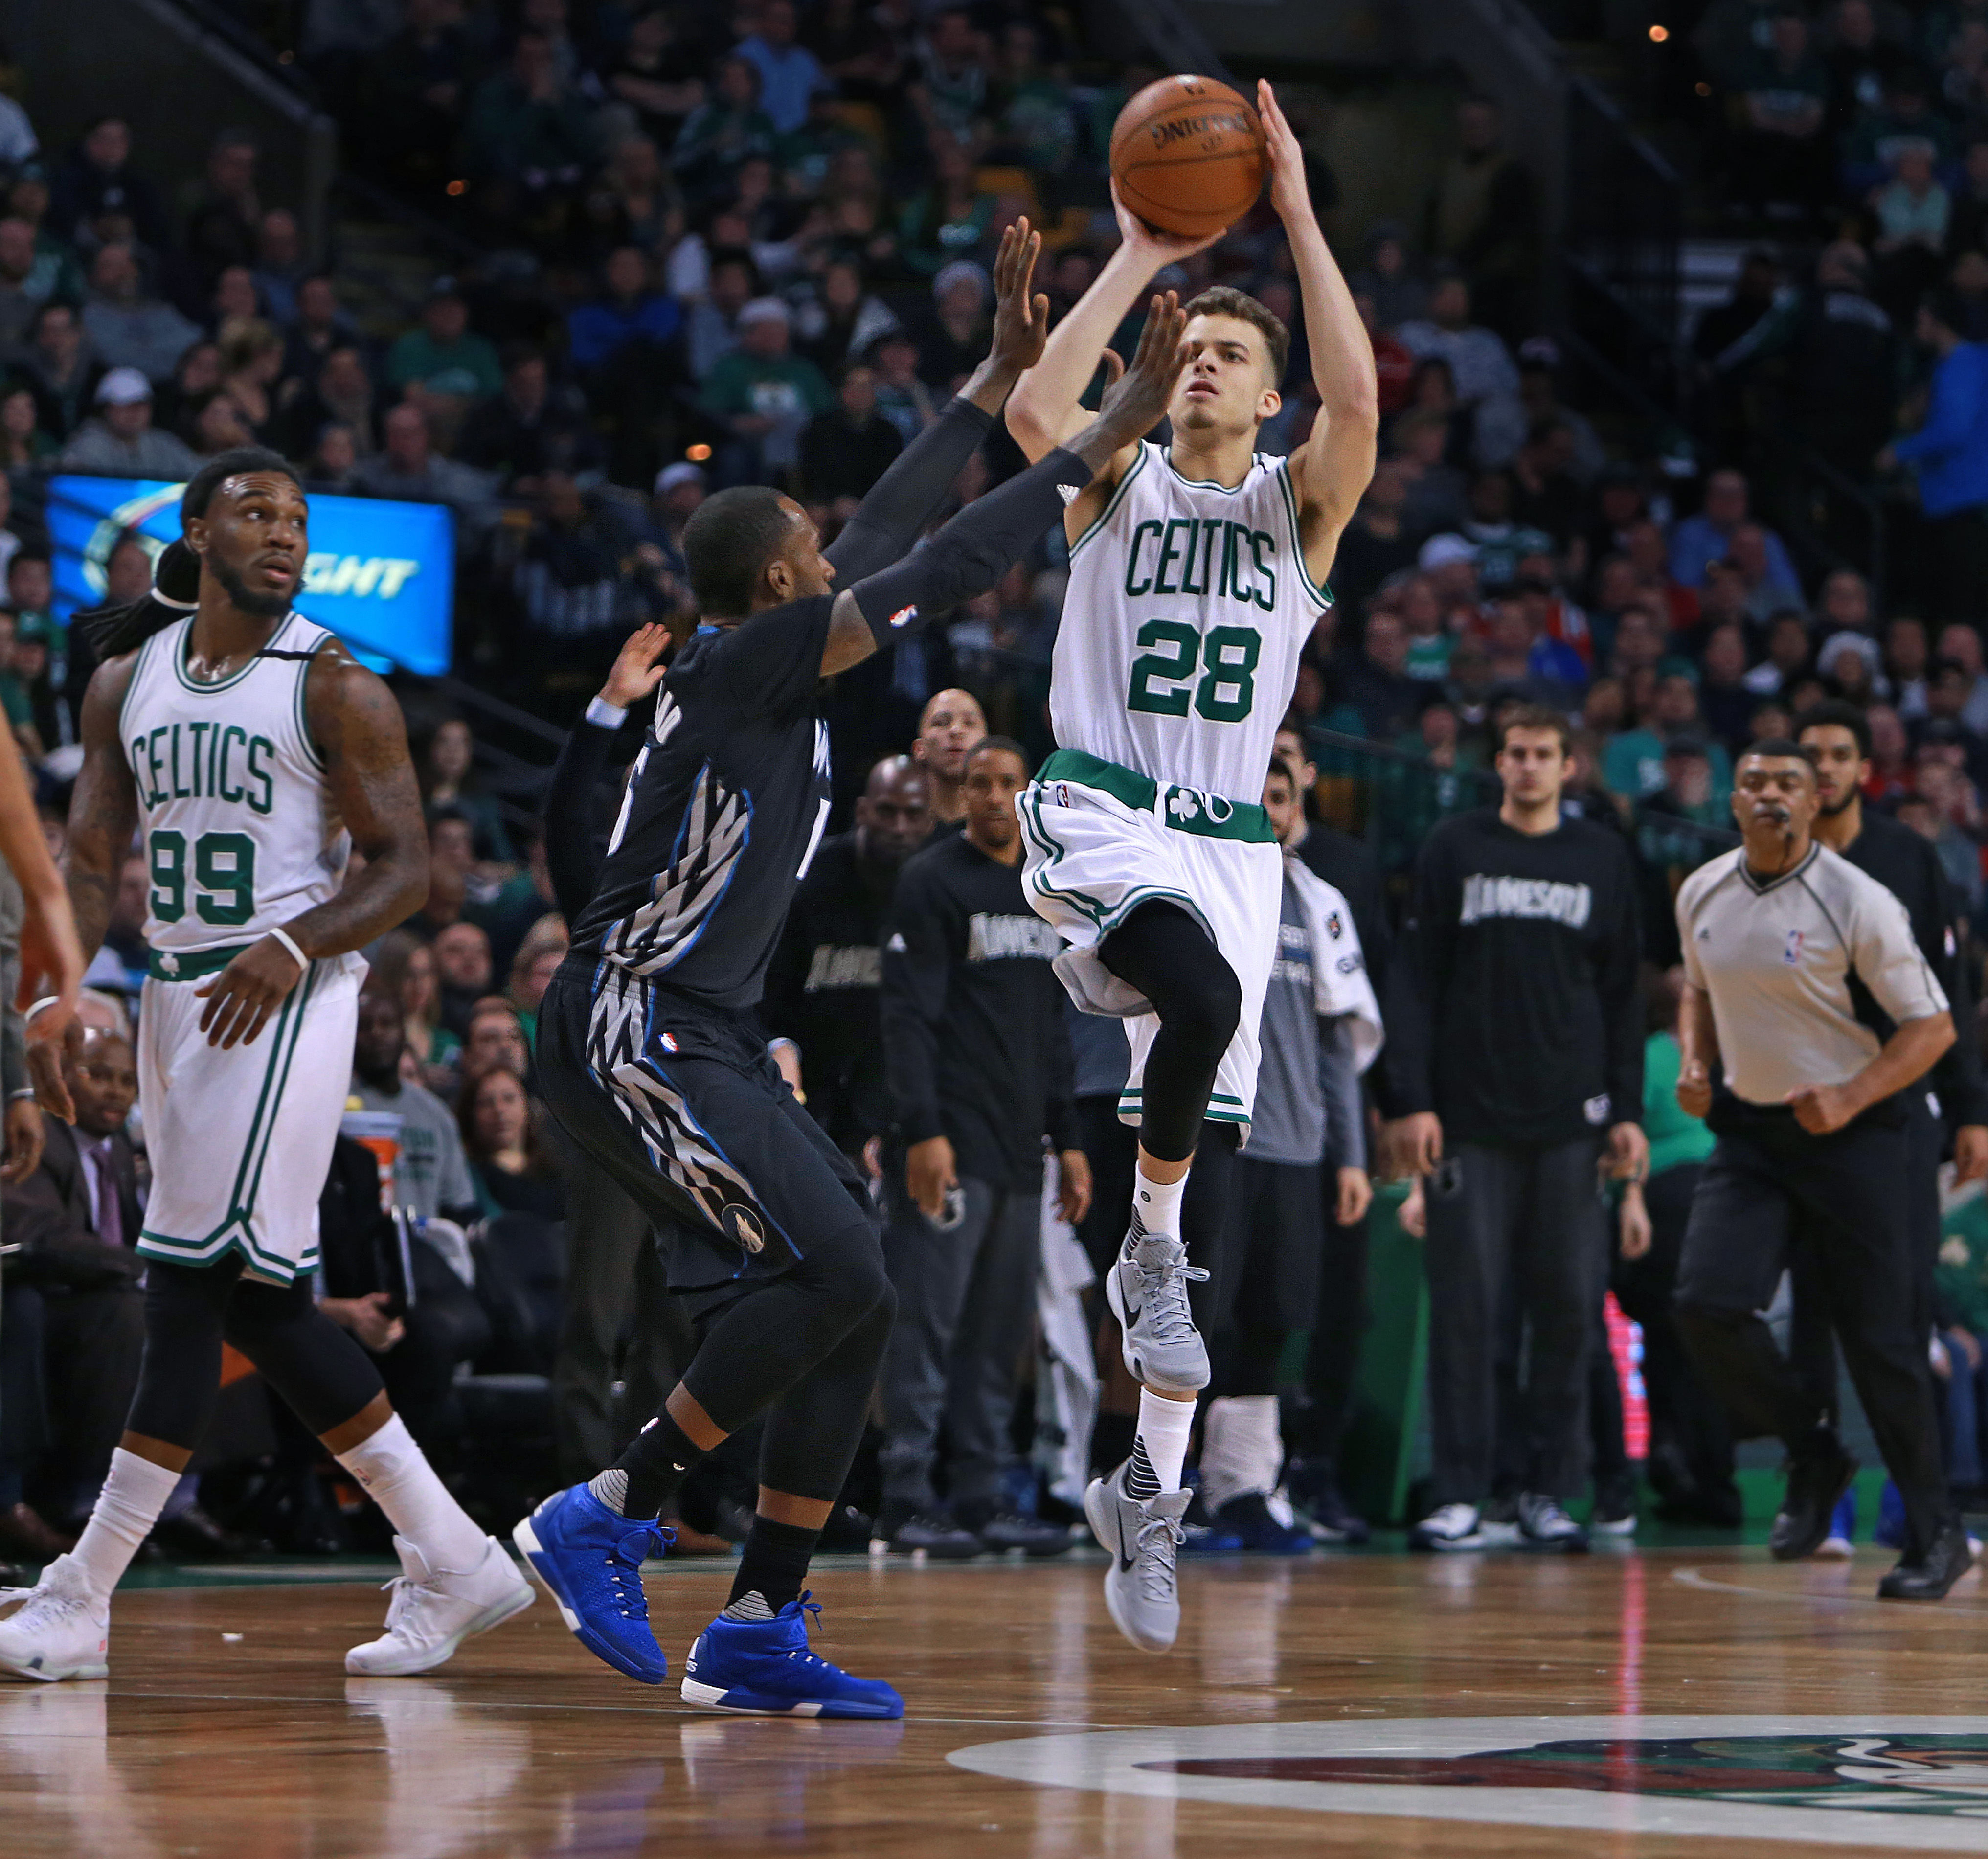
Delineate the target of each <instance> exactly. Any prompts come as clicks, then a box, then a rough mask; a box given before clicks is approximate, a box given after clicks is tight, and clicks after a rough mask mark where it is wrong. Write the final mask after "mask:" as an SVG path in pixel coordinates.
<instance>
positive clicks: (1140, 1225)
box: [1126, 1164, 1187, 1252]
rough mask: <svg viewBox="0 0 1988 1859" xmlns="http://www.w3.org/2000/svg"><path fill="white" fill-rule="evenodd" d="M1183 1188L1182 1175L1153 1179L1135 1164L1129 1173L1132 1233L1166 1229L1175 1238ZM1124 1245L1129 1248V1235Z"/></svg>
mask: <svg viewBox="0 0 1988 1859" xmlns="http://www.w3.org/2000/svg"><path fill="white" fill-rule="evenodd" d="M1186 1188H1187V1176H1186V1175H1182V1177H1181V1178H1180V1179H1179V1180H1178V1181H1155V1180H1154V1179H1153V1178H1152V1177H1151V1175H1148V1174H1147V1172H1146V1171H1145V1168H1144V1164H1140V1165H1138V1167H1136V1168H1134V1171H1133V1175H1132V1236H1133V1237H1134V1238H1136V1237H1137V1236H1138V1235H1139V1234H1141V1233H1165V1234H1167V1235H1169V1236H1170V1237H1171V1238H1173V1239H1178V1238H1179V1237H1180V1209H1181V1195H1182V1193H1183V1192H1184V1191H1185V1189H1186ZM1126 1246H1127V1250H1128V1252H1129V1251H1130V1249H1131V1239H1128V1240H1127V1242H1126Z"/></svg>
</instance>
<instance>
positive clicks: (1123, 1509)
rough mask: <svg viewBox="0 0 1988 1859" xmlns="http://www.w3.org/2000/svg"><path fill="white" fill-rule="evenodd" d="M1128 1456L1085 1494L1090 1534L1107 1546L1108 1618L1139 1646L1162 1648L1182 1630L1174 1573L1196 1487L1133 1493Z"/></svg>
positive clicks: (1168, 1645)
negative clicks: (1183, 1524)
mask: <svg viewBox="0 0 1988 1859" xmlns="http://www.w3.org/2000/svg"><path fill="white" fill-rule="evenodd" d="M1131 1463H1132V1462H1131V1460H1130V1459H1128V1460H1127V1461H1126V1462H1125V1463H1124V1465H1121V1466H1120V1467H1119V1468H1118V1469H1117V1471H1116V1472H1113V1473H1112V1474H1111V1476H1110V1477H1109V1478H1100V1479H1092V1480H1091V1482H1090V1489H1088V1490H1087V1491H1086V1492H1084V1516H1085V1517H1086V1518H1087V1519H1089V1521H1090V1529H1091V1534H1092V1535H1094V1536H1096V1537H1097V1540H1098V1541H1099V1542H1100V1543H1102V1544H1103V1545H1104V1547H1105V1549H1106V1550H1108V1551H1109V1552H1110V1553H1111V1567H1110V1568H1109V1569H1108V1570H1106V1571H1105V1576H1104V1604H1105V1606H1106V1607H1107V1608H1109V1609H1110V1610H1111V1622H1112V1624H1113V1625H1114V1626H1115V1627H1117V1629H1118V1631H1120V1632H1121V1633H1122V1634H1124V1636H1125V1637H1126V1638H1128V1640H1130V1641H1131V1642H1132V1644H1134V1646H1136V1647H1138V1648H1139V1650H1140V1651H1141V1652H1165V1651H1167V1650H1168V1648H1170V1647H1171V1645H1172V1644H1173V1643H1174V1636H1175V1634H1177V1633H1178V1632H1179V1631H1180V1589H1179V1586H1178V1582H1177V1581H1176V1580H1175V1573H1174V1558H1175V1556H1176V1555H1178V1553H1179V1551H1180V1546H1181V1543H1182V1540H1183V1538H1184V1537H1185V1535H1186V1532H1185V1530H1184V1529H1182V1527H1181V1516H1182V1513H1183V1512H1185V1510H1186V1509H1187V1507H1188V1502H1189V1501H1190V1500H1191V1499H1192V1497H1193V1496H1194V1493H1193V1492H1191V1491H1184V1490H1183V1491H1168V1492H1162V1493H1161V1495H1160V1496H1158V1497H1151V1498H1144V1499H1140V1498H1135V1497H1131V1496H1128V1494H1127V1492H1126V1490H1125V1474H1126V1472H1128V1471H1129V1470H1130V1469H1131Z"/></svg>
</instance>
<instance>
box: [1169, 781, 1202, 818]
mask: <svg viewBox="0 0 1988 1859" xmlns="http://www.w3.org/2000/svg"><path fill="white" fill-rule="evenodd" d="M1167 811H1168V813H1171V814H1172V816H1174V818H1175V819H1176V820H1192V819H1195V817H1196V816H1198V815H1199V813H1200V812H1201V803H1200V802H1199V800H1197V799H1195V797H1194V796H1193V795H1192V794H1190V793H1188V792H1187V790H1186V789H1185V788H1176V789H1175V790H1174V797H1173V799H1171V800H1169V801H1168V803H1167Z"/></svg>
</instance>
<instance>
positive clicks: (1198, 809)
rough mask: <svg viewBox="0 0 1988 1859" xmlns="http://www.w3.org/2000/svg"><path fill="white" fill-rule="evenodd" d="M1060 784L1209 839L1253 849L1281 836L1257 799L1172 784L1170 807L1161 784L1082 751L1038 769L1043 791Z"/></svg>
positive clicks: (1058, 755) (1066, 752) (1063, 753)
mask: <svg viewBox="0 0 1988 1859" xmlns="http://www.w3.org/2000/svg"><path fill="white" fill-rule="evenodd" d="M1059 781H1073V782H1076V783H1077V786H1079V787H1087V788H1095V789H1097V791H1098V792H1099V793H1100V794H1109V795H1110V796H1111V798H1112V799H1114V800H1116V801H1117V802H1119V803H1121V804H1122V805H1124V806H1128V807H1130V808H1131V810H1133V811H1134V813H1153V814H1156V815H1157V816H1158V818H1159V819H1160V820H1162V821H1163V822H1164V823H1165V824H1166V825H1168V826H1171V827H1173V828H1174V829H1175V830H1176V831H1177V832H1181V833H1199V834H1200V835H1201V837H1202V838H1204V839H1232V840H1242V841H1244V842H1245V843H1249V844H1254V845H1274V844H1276V838H1277V835H1276V832H1275V830H1273V828H1272V826H1271V825H1270V815H1269V814H1267V813H1265V812H1264V811H1263V809H1262V808H1261V807H1260V806H1258V805H1257V804H1256V803H1255V802H1254V801H1250V800H1229V799H1224V798H1223V797H1222V796H1221V795H1219V794H1210V793H1205V792H1204V791H1203V790H1202V789H1200V788H1194V787H1185V786H1182V785H1180V784H1179V783H1178V782H1168V785H1167V789H1166V800H1165V807H1164V808H1162V807H1161V797H1160V784H1159V783H1158V782H1157V781H1155V780H1154V779H1153V778H1152V777H1151V776H1150V775H1142V774H1140V773H1139V772H1138V771H1137V770H1135V769H1129V768H1121V767H1120V766H1119V765H1118V764H1117V762H1107V761H1105V760H1104V759H1102V758H1101V757H1100V756H1097V755H1087V754H1086V753H1085V752H1084V751H1083V750H1082V749H1058V750H1057V752H1055V753H1054V754H1053V755H1051V756H1050V758H1049V759H1047V760H1046V762H1043V765H1042V766H1041V768H1040V769H1038V770H1037V771H1036V785H1037V786H1039V787H1048V786H1052V785H1053V784H1054V783H1055V782H1059Z"/></svg>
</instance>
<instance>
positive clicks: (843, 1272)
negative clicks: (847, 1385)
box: [683, 1220, 896, 1496]
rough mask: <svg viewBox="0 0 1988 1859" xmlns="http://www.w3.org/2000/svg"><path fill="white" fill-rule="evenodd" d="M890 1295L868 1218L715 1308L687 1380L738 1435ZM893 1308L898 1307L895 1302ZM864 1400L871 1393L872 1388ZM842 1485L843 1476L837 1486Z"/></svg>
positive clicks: (715, 1418)
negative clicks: (784, 1271)
mask: <svg viewBox="0 0 1988 1859" xmlns="http://www.w3.org/2000/svg"><path fill="white" fill-rule="evenodd" d="M886 1300H891V1281H890V1279H889V1277H888V1276H887V1274H886V1273H885V1271H884V1246H883V1242H882V1241H881V1239H879V1238H878V1236H877V1231H876V1229H875V1228H874V1227H873V1226H871V1225H870V1224H869V1222H867V1220H861V1221H859V1222H857V1224H854V1225H849V1226H846V1227H844V1229H842V1230H841V1231H840V1232H838V1233H835V1234H833V1235H830V1237H829V1238H827V1239H820V1240H816V1242H814V1244H813V1245H812V1246H810V1248H809V1249H808V1251H807V1253H806V1256H804V1257H803V1259H800V1262H798V1263H797V1264H796V1266H794V1267H793V1269H792V1270H791V1271H789V1272H787V1273H783V1275H782V1276H779V1277H778V1278H776V1279H772V1280H771V1281H769V1283H764V1284H761V1285H758V1286H755V1287H753V1288H752V1289H751V1290H749V1291H746V1292H744V1293H742V1294H741V1295H740V1296H738V1297H737V1298H735V1299H734V1300H732V1303H729V1304H727V1305H725V1306H724V1308H723V1309H722V1310H718V1312H716V1313H715V1314H714V1315H713V1316H712V1317H711V1318H710V1319H709V1320H708V1323H707V1324H706V1326H705V1332H704V1340H703V1341H702V1344H701V1345H700V1347H698V1352H697V1354H696V1355H695V1357H693V1358H692V1360H691V1365H690V1367H688V1369H686V1370H685V1371H684V1379H683V1384H684V1386H685V1388H686V1389H688V1391H689V1392H690V1394H691V1397H692V1398H694V1399H695V1401H696V1402H697V1404H698V1406H699V1407H701V1408H703V1409H704V1411H705V1413H707V1414H708V1415H710V1417H711V1418H712V1421H713V1422H714V1423H715V1425H718V1426H719V1427H722V1428H723V1429H724V1430H725V1431H726V1432H728V1433H735V1432H737V1431H739V1428H741V1427H742V1426H744V1425H745V1424H746V1422H747V1421H750V1420H752V1418H754V1417H755V1416H756V1415H759V1414H761V1413H763V1412H764V1411H766V1408H769V1407H770V1406H771V1405H772V1404H773V1402H774V1401H776V1400H778V1399H779V1397H780V1396H782V1395H783V1394H786V1392H787V1391H788V1390H789V1388H792V1387H795V1386H796V1384H799V1383H800V1381H801V1379H802V1377H803V1376H805V1375H806V1374H807V1373H808V1372H809V1371H810V1370H811V1369H813V1368H814V1367H816V1365H817V1364H820V1363H822V1362H824V1361H826V1360H827V1359H828V1357H830V1355H831V1354H833V1352H834V1350H835V1349H836V1347H837V1344H840V1343H841V1342H842V1341H843V1340H844V1338H845V1337H847V1336H849V1335H850V1333H851V1332H853V1331H854V1330H856V1329H857V1327H859V1326H860V1325H861V1324H862V1323H864V1320H866V1319H867V1317H869V1316H870V1314H871V1312H872V1311H874V1310H876V1309H877V1306H879V1305H880V1304H882V1303H885V1302H886ZM891 1307H892V1309H893V1310H895V1307H896V1306H895V1303H894V1300H892V1303H891ZM888 1330H889V1325H888V1323H886V1324H885V1325H884V1332H885V1333H888ZM879 1347H880V1348H881V1344H880V1345H879ZM868 1398H869V1392H868V1390H867V1388H866V1389H865V1391H864V1400H865V1401H867V1400H868ZM851 1450H852V1451H853V1450H854V1445H853V1444H852V1446H851ZM844 1469H845V1470H846V1469H847V1467H846V1466H845V1468H844ZM835 1489H840V1475H838V1478H837V1485H836V1487H835ZM797 1495H799V1496H806V1493H805V1492H801V1493H798V1494H797ZM827 1495H828V1496H833V1495H834V1492H833V1490H831V1491H830V1492H828V1493H827Z"/></svg>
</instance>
